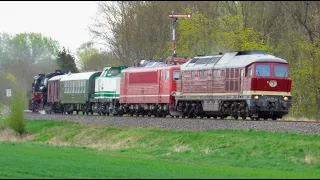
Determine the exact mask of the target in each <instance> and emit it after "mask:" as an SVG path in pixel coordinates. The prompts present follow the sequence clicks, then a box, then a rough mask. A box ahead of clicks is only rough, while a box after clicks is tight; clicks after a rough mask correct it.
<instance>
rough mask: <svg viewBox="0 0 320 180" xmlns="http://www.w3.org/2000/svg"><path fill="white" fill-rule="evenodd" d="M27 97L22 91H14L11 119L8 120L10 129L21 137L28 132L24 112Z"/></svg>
mask: <svg viewBox="0 0 320 180" xmlns="http://www.w3.org/2000/svg"><path fill="white" fill-rule="evenodd" d="M25 97H26V96H25V93H24V92H23V91H22V90H20V89H14V91H13V94H12V97H11V102H10V112H9V117H8V119H7V124H8V127H9V128H10V129H12V130H13V131H15V132H16V133H18V134H19V135H22V134H23V133H24V132H26V129H25V119H24V112H23V110H24V108H25V104H26V102H27V100H26V98H25Z"/></svg>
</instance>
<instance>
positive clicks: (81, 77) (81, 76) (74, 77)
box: [60, 71, 101, 81]
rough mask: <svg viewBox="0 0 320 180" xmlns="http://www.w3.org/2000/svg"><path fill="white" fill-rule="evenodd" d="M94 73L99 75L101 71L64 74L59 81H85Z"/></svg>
mask: <svg viewBox="0 0 320 180" xmlns="http://www.w3.org/2000/svg"><path fill="white" fill-rule="evenodd" d="M96 73H101V71H93V72H83V73H74V74H66V75H63V77H62V78H61V79H60V81H73V80H87V79H90V77H91V76H92V75H94V74H96Z"/></svg>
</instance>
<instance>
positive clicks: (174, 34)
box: [169, 11, 191, 57]
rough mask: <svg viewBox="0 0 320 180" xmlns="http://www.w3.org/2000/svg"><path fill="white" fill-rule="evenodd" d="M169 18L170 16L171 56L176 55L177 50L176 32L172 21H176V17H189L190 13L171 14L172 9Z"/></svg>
mask: <svg viewBox="0 0 320 180" xmlns="http://www.w3.org/2000/svg"><path fill="white" fill-rule="evenodd" d="M169 18H171V25H170V30H171V37H172V52H173V57H177V52H176V32H175V29H174V23H176V22H177V21H178V18H191V14H173V11H171V14H169Z"/></svg>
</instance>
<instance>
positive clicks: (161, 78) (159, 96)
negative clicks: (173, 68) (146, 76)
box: [158, 70, 164, 102]
mask: <svg viewBox="0 0 320 180" xmlns="http://www.w3.org/2000/svg"><path fill="white" fill-rule="evenodd" d="M163 77H164V71H163V70H158V82H159V89H158V102H161V90H162V88H163V87H162V86H163Z"/></svg>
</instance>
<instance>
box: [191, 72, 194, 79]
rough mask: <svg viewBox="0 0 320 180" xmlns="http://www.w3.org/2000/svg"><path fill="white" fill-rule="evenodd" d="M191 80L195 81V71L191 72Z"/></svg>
mask: <svg viewBox="0 0 320 180" xmlns="http://www.w3.org/2000/svg"><path fill="white" fill-rule="evenodd" d="M191 79H194V71H191Z"/></svg>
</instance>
